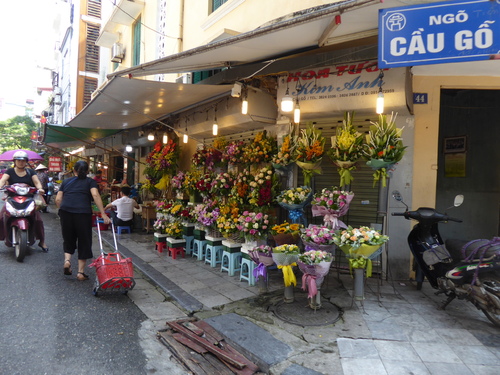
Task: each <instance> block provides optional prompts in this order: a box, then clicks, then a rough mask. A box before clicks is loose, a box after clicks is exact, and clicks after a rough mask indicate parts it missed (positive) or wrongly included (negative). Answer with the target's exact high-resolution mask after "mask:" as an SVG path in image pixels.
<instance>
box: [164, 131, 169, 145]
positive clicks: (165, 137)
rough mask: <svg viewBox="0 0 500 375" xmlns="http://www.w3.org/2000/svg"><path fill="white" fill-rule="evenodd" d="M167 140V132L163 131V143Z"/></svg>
mask: <svg viewBox="0 0 500 375" xmlns="http://www.w3.org/2000/svg"><path fill="white" fill-rule="evenodd" d="M167 142H168V134H167V133H163V143H167Z"/></svg>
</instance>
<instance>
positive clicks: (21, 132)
mask: <svg viewBox="0 0 500 375" xmlns="http://www.w3.org/2000/svg"><path fill="white" fill-rule="evenodd" d="M0 129H2V130H1V131H0V133H1V134H0V153H2V152H5V151H8V150H15V149H18V148H21V149H25V150H30V149H33V148H32V144H33V142H32V141H31V132H32V131H33V130H37V124H36V123H35V122H34V121H33V120H32V119H31V118H30V117H29V116H16V117H12V118H10V119H7V120H5V121H0Z"/></svg>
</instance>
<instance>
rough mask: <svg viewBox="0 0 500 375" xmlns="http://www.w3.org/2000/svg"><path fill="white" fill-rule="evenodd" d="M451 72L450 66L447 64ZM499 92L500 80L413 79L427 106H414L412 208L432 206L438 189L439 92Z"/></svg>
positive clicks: (499, 78)
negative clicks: (474, 90) (426, 95)
mask: <svg viewBox="0 0 500 375" xmlns="http://www.w3.org/2000/svg"><path fill="white" fill-rule="evenodd" d="M449 65H450V69H451V68H452V66H453V64H449ZM441 88H444V89H467V88H469V89H477V90H479V89H494V90H498V89H500V77H486V76H485V77H481V76H468V77H465V76H458V77H457V76H449V77H443V76H441V77H434V76H415V77H413V92H418V93H427V94H428V104H426V105H415V106H414V115H415V140H414V157H413V191H412V207H435V206H436V187H437V165H438V142H439V106H440V90H441Z"/></svg>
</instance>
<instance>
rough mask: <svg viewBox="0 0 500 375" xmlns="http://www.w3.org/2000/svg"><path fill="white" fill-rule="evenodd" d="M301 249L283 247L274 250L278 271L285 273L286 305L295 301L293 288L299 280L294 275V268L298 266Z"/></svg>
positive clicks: (295, 246) (288, 246)
mask: <svg viewBox="0 0 500 375" xmlns="http://www.w3.org/2000/svg"><path fill="white" fill-rule="evenodd" d="M299 253H300V249H299V247H298V246H297V245H281V246H276V247H275V248H273V253H272V256H273V260H274V263H276V265H277V266H278V269H281V270H282V271H283V281H284V283H285V296H284V301H285V303H292V302H293V301H294V295H293V287H294V286H296V285H297V279H296V277H295V274H294V273H293V268H292V267H293V266H296V265H297V263H296V262H297V259H298V258H299Z"/></svg>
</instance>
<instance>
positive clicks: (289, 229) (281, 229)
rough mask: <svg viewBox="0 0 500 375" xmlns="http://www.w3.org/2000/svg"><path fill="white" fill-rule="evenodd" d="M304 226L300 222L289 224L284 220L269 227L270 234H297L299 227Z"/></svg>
mask: <svg viewBox="0 0 500 375" xmlns="http://www.w3.org/2000/svg"><path fill="white" fill-rule="evenodd" d="M302 228H304V226H303V225H302V224H290V223H288V222H286V221H285V222H284V223H282V224H277V225H275V226H273V227H272V228H271V234H273V235H274V234H287V233H291V234H299V232H300V229H302Z"/></svg>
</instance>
